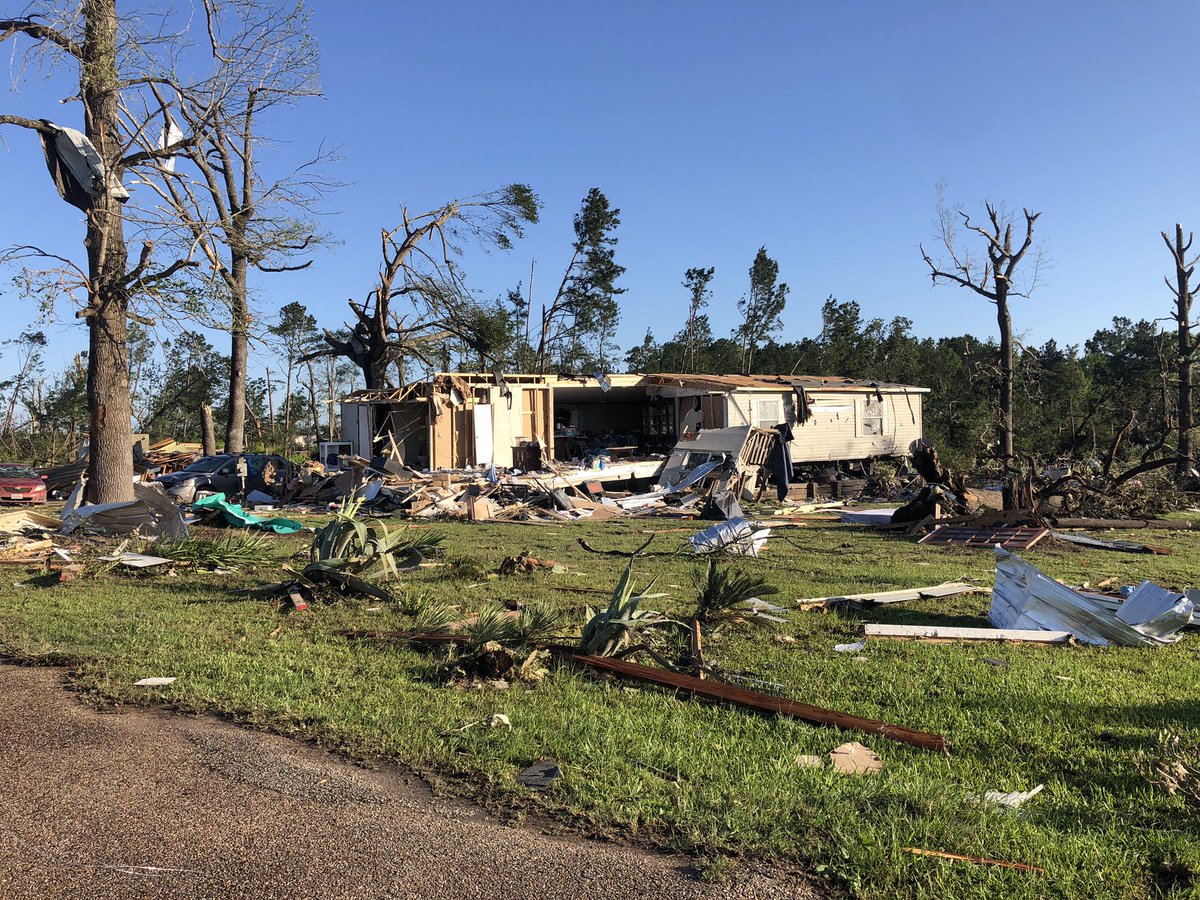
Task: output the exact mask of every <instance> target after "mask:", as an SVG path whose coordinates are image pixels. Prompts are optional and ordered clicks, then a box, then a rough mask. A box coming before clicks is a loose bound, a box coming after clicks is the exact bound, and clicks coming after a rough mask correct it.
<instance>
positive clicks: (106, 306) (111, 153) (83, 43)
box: [0, 0, 198, 502]
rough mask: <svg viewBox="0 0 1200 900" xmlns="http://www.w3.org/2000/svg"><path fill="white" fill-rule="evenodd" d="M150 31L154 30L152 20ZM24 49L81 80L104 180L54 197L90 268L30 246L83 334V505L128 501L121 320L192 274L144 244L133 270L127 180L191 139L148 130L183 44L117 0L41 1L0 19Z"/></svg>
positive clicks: (53, 136)
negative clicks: (60, 274) (72, 214)
mask: <svg viewBox="0 0 1200 900" xmlns="http://www.w3.org/2000/svg"><path fill="white" fill-rule="evenodd" d="M155 21H157V23H158V24H157V30H155V26H154V24H153V23H154V22H155ZM16 37H24V38H27V39H29V40H30V41H31V42H32V44H31V45H30V52H31V53H33V54H35V55H37V54H43V53H44V54H46V57H43V58H50V59H52V61H64V62H66V63H68V64H70V65H73V66H74V67H76V69H77V71H78V83H79V91H78V94H77V95H76V97H74V98H72V99H77V100H78V101H79V102H81V103H82V106H83V125H84V130H83V134H84V136H85V137H86V139H87V141H88V142H90V144H91V146H92V147H93V148H94V150H95V152H96V153H97V154H98V157H99V171H94V172H93V177H92V178H91V179H90V181H91V183H90V184H86V185H81V187H82V191H71V190H67V189H61V185H62V182H61V181H60V191H61V193H62V194H63V196H64V198H68V197H70V198H71V202H72V203H73V204H74V205H76V206H78V207H79V208H80V209H81V210H83V211H84V212H85V213H86V216H87V226H86V235H85V239H84V246H85V248H86V250H87V258H88V259H87V267H86V270H84V269H83V268H82V267H78V266H75V265H74V264H72V263H70V262H69V261H68V260H66V259H65V258H64V257H61V256H56V255H54V254H50V253H47V252H45V251H41V250H37V249H36V248H31V252H33V253H37V254H39V255H41V256H43V257H53V258H54V259H55V260H57V261H59V262H61V263H63V264H64V269H63V271H66V272H69V273H70V274H69V275H68V276H67V277H68V279H69V280H71V281H72V282H73V284H71V285H63V287H69V288H72V289H73V290H72V291H71V292H72V293H74V294H75V296H78V298H79V303H80V307H81V308H80V309H79V311H78V312H77V313H76V315H77V316H79V317H80V318H82V319H84V320H85V322H86V323H87V327H88V405H89V420H90V421H89V428H90V448H91V453H90V461H89V466H88V474H89V482H88V497H89V499H91V500H93V501H95V502H112V501H119V500H128V499H131V498H132V497H133V487H132V471H133V468H132V467H133V460H132V453H131V447H132V427H131V422H130V419H131V404H130V390H129V366H128V359H127V353H126V333H127V326H128V319H129V318H130V316H131V315H136V313H135V312H134V310H133V309H132V308H131V304H132V302H133V301H134V299H135V298H137V297H139V296H144V295H146V294H150V293H153V292H154V291H155V290H156V289H157V288H159V287H161V286H162V285H163V284H164V283H166V282H168V281H169V280H170V279H171V278H172V277H173V276H174V275H175V274H176V273H177V272H179V271H180V270H181V269H183V268H185V267H187V266H190V265H194V263H193V261H192V260H190V259H188V258H187V257H178V258H175V259H173V260H171V261H169V262H161V261H156V260H155V258H154V245H153V243H152V242H150V241H145V242H144V243H143V244H142V247H141V251H140V253H139V254H138V257H137V259H136V261H135V262H133V263H132V265H131V264H130V259H129V250H128V245H127V242H126V235H125V213H124V210H123V208H122V201H123V200H124V199H125V198H126V196H127V193H126V191H125V189H124V187H123V186H122V180H123V177H124V175H125V173H126V172H127V171H129V170H130V169H133V168H135V167H139V166H142V167H144V166H153V165H156V164H157V162H158V161H159V160H163V159H167V158H169V157H170V156H171V155H172V154H174V153H177V152H179V151H180V150H181V149H183V148H184V147H186V146H188V145H189V144H190V143H194V142H196V141H197V140H198V136H197V135H196V134H191V135H183V136H180V138H179V140H177V141H171V140H169V139H168V140H167V141H162V140H160V135H159V132H158V129H157V128H155V127H154V123H155V121H156V120H157V119H159V118H160V117H161V116H162V115H163V113H164V110H162V109H160V108H158V106H157V101H156V98H154V97H152V96H149V95H148V93H147V92H148V91H149V89H150V88H151V86H155V85H167V86H170V87H172V88H173V87H174V80H173V76H172V75H171V74H170V73H171V72H172V71H174V62H175V55H174V54H175V53H176V52H177V49H178V40H177V38H178V35H177V34H176V33H174V32H173V31H172V29H171V28H169V27H167V18H166V17H160V18H159V19H157V20H151V19H148V18H146V17H134V16H124V17H123V16H121V15H119V14H118V11H117V0H81V2H79V3H78V4H67V5H66V6H65V7H64V6H63V5H62V4H53V3H49V2H47V3H45V4H44V5H43V6H42V7H38V8H35V9H32V10H27V12H26V14H25V15H23V16H21V17H18V18H12V19H0V42H3V41H6V40H8V39H10V38H16ZM135 96H140V97H141V99H142V103H141V105H140V109H139V112H138V114H137V120H136V121H130V120H129V119H128V118H127V117H126V112H127V111H129V110H131V109H132V100H133V98H134V97H135ZM0 125H14V126H18V127H21V128H25V129H28V130H30V131H34V132H37V133H38V134H39V135H40V136H41V138H42V140H43V142H44V143H53V142H55V141H56V140H57V138H58V137H59V136H60V135H61V134H62V130H61V129H60V128H59V127H57V126H55V125H53V124H51V123H50V122H48V121H47V120H44V119H42V120H34V119H28V118H23V117H20V116H12V115H0Z"/></svg>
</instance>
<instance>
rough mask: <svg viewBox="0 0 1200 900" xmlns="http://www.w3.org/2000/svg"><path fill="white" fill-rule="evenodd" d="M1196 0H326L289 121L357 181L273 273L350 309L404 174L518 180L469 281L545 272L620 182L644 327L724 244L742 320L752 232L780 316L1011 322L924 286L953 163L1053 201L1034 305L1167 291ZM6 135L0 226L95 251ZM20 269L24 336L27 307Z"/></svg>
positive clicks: (412, 188) (1073, 330)
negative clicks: (519, 188) (513, 225)
mask: <svg viewBox="0 0 1200 900" xmlns="http://www.w3.org/2000/svg"><path fill="white" fill-rule="evenodd" d="M1198 26H1200V6H1198V5H1196V4H1195V3H1185V2H1168V3H1153V4H1134V3H1117V2H1090V3H1084V2H1059V3H1045V2H1006V3H1003V4H996V3H988V4H984V3H963V2H961V0H960V2H926V3H906V4H898V3H893V2H875V3H841V4H832V3H803V4H802V3H791V2H786V3H785V2H778V3H766V2H763V3H750V4H728V3H708V2H688V3H685V2H654V3H646V2H609V3H605V4H582V3H563V2H544V3H504V4H501V3H484V2H475V3H466V2H460V3H453V2H448V3H439V4H409V3H403V4H402V3H394V2H370V0H364V2H357V3H354V4H345V3H341V2H338V3H334V2H330V0H317V2H316V3H315V11H314V17H313V32H314V34H315V36H316V38H317V40H318V41H319V43H320V46H321V50H322V54H323V82H324V86H325V91H326V94H327V99H325V100H323V101H311V102H308V103H306V104H305V105H304V106H303V107H302V108H301V109H299V110H297V111H295V112H293V113H289V114H285V115H281V116H279V117H277V118H276V119H275V120H274V121H273V122H272V123H271V126H272V129H273V131H274V133H275V134H276V135H277V136H278V137H279V138H281V139H283V140H285V141H286V143H284V144H282V145H280V146H279V147H277V148H276V150H275V152H276V153H278V154H279V155H280V158H281V160H282V159H285V158H288V157H291V156H297V155H301V154H303V153H304V152H305V151H307V150H310V149H311V148H313V147H315V146H316V145H317V144H318V143H320V142H321V141H325V142H327V143H340V144H342V145H343V150H342V153H343V157H344V159H343V162H342V163H341V164H340V165H339V166H338V167H337V169H336V170H335V171H334V172H333V174H334V175H335V176H336V177H338V178H340V179H341V180H343V181H346V182H350V183H351V184H350V185H349V186H348V187H346V188H345V189H343V190H341V191H339V192H338V193H337V194H336V195H334V196H333V197H331V198H330V200H329V204H328V205H329V207H330V209H331V210H332V211H334V213H335V214H333V215H331V216H329V217H328V218H327V219H326V220H325V222H324V224H325V227H326V228H328V229H329V230H330V231H332V232H333V233H334V234H335V235H336V236H337V237H338V238H339V239H340V241H341V242H342V243H341V244H340V246H337V247H334V248H333V249H332V250H329V251H326V252H324V253H322V254H321V255H319V256H318V257H317V260H316V263H315V264H314V266H313V267H312V269H310V270H309V271H307V272H304V273H301V274H294V275H269V276H261V277H259V278H258V279H257V281H256V289H257V291H258V294H259V304H260V308H262V309H263V310H264V311H265V312H268V313H269V312H270V311H273V310H274V309H277V308H278V307H279V306H280V305H282V304H283V303H286V302H288V301H290V300H300V301H301V302H303V303H305V304H307V305H308V306H309V308H310V309H311V311H312V312H313V313H314V314H315V315H316V316H317V317H318V320H319V321H320V322H321V324H323V325H329V326H336V325H338V324H339V323H340V322H341V320H342V319H343V317H344V314H345V313H344V310H345V300H346V298H347V297H349V296H356V297H361V296H362V295H363V294H364V293H365V291H366V290H367V289H368V288H369V286H370V284H371V281H372V278H373V275H374V271H375V268H376V266H377V264H378V263H377V254H378V250H377V239H378V231H379V228H380V227H381V226H384V225H387V226H389V227H391V226H394V225H395V224H396V223H397V222H398V221H399V219H398V208H399V204H400V203H402V202H403V203H405V204H407V205H408V206H409V207H410V208H412V209H414V210H424V209H427V208H430V207H432V206H434V205H436V204H438V203H440V202H442V201H444V200H446V199H448V198H451V197H454V196H463V195H466V194H470V193H474V192H477V191H481V190H487V189H489V188H492V187H495V186H498V185H500V184H503V183H506V182H512V181H525V182H528V183H529V184H531V185H532V186H533V187H534V189H535V190H536V191H537V192H538V194H539V195H540V196H541V198H542V200H543V201H544V203H545V209H544V211H543V216H542V222H541V224H539V225H537V226H536V227H534V228H533V229H531V231H530V233H529V235H528V237H527V239H526V240H525V241H523V242H521V243H519V244H518V245H517V246H516V248H515V249H514V250H513V251H512V252H510V253H507V254H493V255H485V254H480V253H475V254H471V255H470V256H469V257H468V265H467V272H468V276H469V280H470V283H471V285H472V287H474V288H476V289H478V290H480V291H481V292H483V293H484V294H486V295H498V294H500V293H501V292H503V291H504V290H506V289H507V288H509V287H511V286H513V285H515V284H516V282H518V281H527V280H528V276H529V266H530V260H531V259H533V258H536V259H537V266H538V268H537V271H538V276H537V281H536V282H535V300H536V299H537V298H539V297H545V296H546V293H547V292H548V291H549V290H552V288H553V287H554V286H555V285H556V284H557V280H558V279H559V278H560V277H561V273H562V268H563V266H564V265H565V264H566V262H567V258H568V255H569V247H568V245H569V241H570V238H571V217H572V216H573V214H574V212H575V210H576V209H577V208H578V205H579V202H580V200H581V198H582V197H583V195H584V194H585V193H586V192H587V190H588V189H589V188H590V187H592V186H598V187H600V188H601V189H602V190H604V191H605V193H606V194H607V195H608V196H609V198H610V200H611V201H612V202H613V204H614V205H616V206H618V207H620V209H621V216H622V226H621V229H620V232H619V237H620V243H619V245H618V248H617V257H618V261H619V262H620V263H621V264H623V265H624V266H626V267H627V269H628V271H627V272H626V274H625V276H624V278H623V279H622V281H621V283H622V284H623V285H624V286H625V287H626V288H627V289H628V293H626V294H625V295H624V297H623V300H622V306H623V314H622V324H621V328H620V332H619V338H620V340H621V342H622V344H623V345H624V346H629V345H630V344H633V343H637V342H639V341H640V340H641V337H642V335H643V334H644V333H645V330H646V328H647V327H650V328H652V329H653V330H654V333H655V335H656V336H657V337H658V338H660V339H662V338H666V337H669V336H670V335H671V334H673V333H674V332H675V331H676V330H677V329H678V328H679V327H680V325H681V324H682V320H683V318H684V314H685V309H686V293H685V291H684V289H683V288H682V287H681V286H680V281H681V279H682V276H683V272H684V270H685V269H687V268H688V267H690V266H715V267H716V270H717V273H716V279H715V280H714V282H713V289H714V293H715V300H714V305H713V308H712V309H711V310H710V314H711V317H712V320H713V323H714V330H715V331H717V332H718V333H719V334H723V333H726V332H727V331H728V330H729V329H730V328H731V327H732V326H733V325H734V323H735V318H736V311H735V309H734V304H735V302H736V301H737V299H738V298H739V297H740V296H741V295H742V293H743V292H744V291H745V289H746V282H747V269H748V268H749V266H750V262H751V260H752V258H753V256H754V253H755V251H756V250H757V248H758V247H759V246H760V245H766V247H767V249H768V252H770V254H771V255H772V256H774V257H775V258H776V259H778V260H779V262H780V267H781V278H782V279H783V280H786V281H787V282H788V283H789V284H790V285H791V287H792V292H791V296H790V299H789V302H788V309H787V311H786V313H785V316H784V321H785V324H786V330H785V332H784V335H783V337H784V338H785V339H792V338H798V337H801V336H804V335H810V334H814V333H815V332H816V331H817V329H818V327H819V325H818V322H819V310H820V305H821V303H822V301H823V300H824V299H825V297H826V296H828V295H829V294H833V295H835V296H837V297H838V298H840V299H843V300H851V299H853V300H858V301H859V302H860V303H861V304H862V307H863V310H864V312H865V314H866V315H868V316H881V317H884V318H890V317H892V316H894V315H906V316H908V317H910V318H911V319H912V320H913V322H914V330H915V331H916V333H918V334H922V335H924V334H928V335H934V336H937V335H944V334H959V333H962V332H966V331H970V332H973V333H976V334H979V335H990V334H994V332H995V322H994V319H993V316H992V307H990V306H989V305H987V304H986V303H984V302H983V301H982V300H980V299H978V298H976V297H974V296H973V295H968V294H967V293H965V292H964V291H962V290H961V289H957V288H951V287H939V288H936V289H931V288H930V286H929V278H928V275H927V271H926V269H925V266H924V263H922V261H921V259H920V256H919V255H918V252H917V244H918V242H919V241H922V240H925V241H927V242H928V241H929V240H930V239H931V238H932V236H933V219H934V213H933V209H934V200H935V195H934V185H935V184H936V183H937V182H938V181H939V179H945V181H946V182H947V185H948V190H947V196H948V199H950V200H951V201H961V202H964V203H966V204H968V205H969V206H970V207H971V208H972V209H975V210H978V208H979V204H980V203H981V202H982V201H983V200H984V199H985V198H991V199H993V200H997V201H1003V202H1005V203H1007V204H1008V205H1009V206H1010V207H1015V208H1017V209H1019V208H1020V207H1021V206H1022V205H1028V206H1030V207H1032V208H1033V209H1036V210H1041V211H1042V213H1043V215H1042V218H1041V220H1040V221H1039V223H1038V225H1039V232H1040V235H1041V236H1042V237H1043V238H1044V240H1045V248H1046V252H1047V254H1048V256H1049V259H1050V261H1051V267H1050V268H1049V270H1048V271H1047V272H1046V283H1045V285H1044V286H1043V287H1042V288H1041V290H1040V291H1039V293H1038V294H1036V295H1035V297H1034V299H1032V300H1031V301H1028V302H1022V303H1021V304H1020V305H1019V306H1018V308H1017V310H1016V327H1017V330H1018V331H1019V332H1021V333H1023V334H1024V335H1025V336H1026V337H1027V338H1028V339H1029V340H1030V341H1033V342H1036V343H1040V342H1042V341H1044V340H1046V339H1048V338H1051V337H1054V338H1057V339H1058V340H1059V341H1060V342H1061V343H1078V342H1081V341H1082V340H1084V339H1085V338H1087V337H1088V336H1089V335H1091V333H1092V332H1093V331H1094V330H1095V329H1096V328H1098V327H1100V326H1103V325H1105V324H1106V323H1108V322H1109V321H1110V320H1111V318H1112V317H1113V316H1114V315H1127V316H1131V317H1134V318H1139V317H1157V316H1163V315H1166V314H1167V311H1168V307H1169V304H1170V297H1169V294H1168V293H1167V290H1166V288H1165V286H1164V285H1163V283H1162V275H1163V274H1164V273H1165V272H1166V271H1167V264H1168V259H1169V258H1168V256H1167V254H1166V251H1165V248H1164V247H1163V246H1162V242H1161V239H1160V238H1159V236H1158V235H1159V231H1160V230H1162V229H1170V228H1172V227H1173V224H1174V223H1175V222H1176V221H1182V222H1183V223H1184V225H1185V227H1189V226H1190V227H1193V228H1196V229H1197V230H1200V202H1198V201H1200V196H1198V190H1197V181H1198V176H1197V171H1196V169H1197V166H1196V163H1195V158H1196V148H1197V147H1198V146H1200V125H1198V123H1197V116H1196V115H1195V112H1194V103H1193V101H1192V96H1193V94H1194V89H1195V85H1196V84H1197V83H1198V81H1200V78H1198V77H1197V76H1198V75H1200V62H1197V59H1198V57H1197V55H1196V53H1195V46H1196V35H1197V34H1200V27H1198ZM4 58H5V60H6V61H7V59H8V58H9V51H8V50H7V49H6V50H5V51H4ZM56 77H57V76H56ZM66 93H69V91H65V92H64V87H63V84H62V83H58V82H53V81H52V82H49V83H46V82H33V83H30V82H26V83H24V84H23V85H22V86H21V90H20V93H18V94H13V93H10V92H8V91H5V92H3V93H0V111H6V112H12V113H17V114H22V115H28V116H33V117H41V116H46V117H49V118H55V119H56V120H57V121H59V122H61V123H62V124H69V125H74V126H76V127H78V126H79V123H78V122H76V121H72V116H78V107H74V106H66V107H62V106H58V105H57V104H56V103H54V102H53V101H54V99H55V98H58V97H62V96H65V95H66ZM3 137H4V139H5V144H6V147H0V165H2V166H3V172H4V176H5V177H4V184H5V192H4V197H3V200H2V201H0V203H2V204H3V207H2V208H3V215H2V216H0V246H8V245H11V244H15V243H39V244H41V245H43V246H46V247H47V248H48V249H53V250H54V251H56V252H60V253H63V254H66V255H70V256H72V257H74V258H76V259H82V247H81V246H80V238H81V236H82V234H81V226H80V224H79V215H78V214H77V213H76V211H75V210H73V209H72V208H71V207H68V206H67V205H66V204H65V203H62V202H61V201H59V200H58V198H57V196H56V195H55V194H54V193H53V188H52V186H51V183H50V180H49V178H48V177H47V175H46V172H45V168H44V165H43V163H42V160H41V154H40V150H39V148H38V146H37V144H36V141H35V140H34V139H33V138H32V137H31V136H29V135H27V134H26V133H24V132H19V131H17V130H15V129H7V130H6V133H5V134H4V135H3ZM3 282H4V284H5V288H6V293H5V294H4V297H3V303H4V309H5V315H4V316H3V317H0V336H11V335H12V334H15V333H16V332H17V331H18V330H19V329H20V328H21V327H23V325H24V324H25V323H26V322H27V321H28V320H29V319H31V318H33V315H34V313H35V310H34V309H33V308H32V306H31V305H29V304H27V303H25V302H24V301H19V300H18V299H17V297H16V295H15V294H14V293H13V292H12V291H8V290H7V275H6V276H4V278H3ZM552 282H553V284H552ZM62 318H63V319H64V321H66V322H68V323H69V321H70V312H69V310H66V308H65V307H64V310H63V316H62ZM53 332H54V335H55V336H54V353H53V354H52V360H51V361H52V362H53V363H57V362H58V361H60V360H61V359H64V358H66V357H68V356H69V355H70V354H71V353H73V352H75V350H77V349H80V348H82V347H84V346H85V345H86V336H85V334H84V332H83V329H82V327H81V326H79V325H76V324H63V325H61V326H58V327H56V328H55V329H53ZM10 363H11V361H10V360H3V361H0V373H3V372H4V371H5V370H7V369H8V368H9V365H10Z"/></svg>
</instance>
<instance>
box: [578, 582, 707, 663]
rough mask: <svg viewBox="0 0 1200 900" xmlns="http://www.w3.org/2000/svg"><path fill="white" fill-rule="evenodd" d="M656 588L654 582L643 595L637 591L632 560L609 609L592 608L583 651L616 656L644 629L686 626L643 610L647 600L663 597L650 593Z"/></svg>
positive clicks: (585, 626) (592, 654)
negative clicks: (641, 607)
mask: <svg viewBox="0 0 1200 900" xmlns="http://www.w3.org/2000/svg"><path fill="white" fill-rule="evenodd" d="M655 581H657V579H655ZM653 587H654V581H651V582H650V584H648V585H647V586H646V589H645V590H644V591H642V592H641V593H640V594H635V593H634V592H633V560H632V559H630V560H629V565H627V566H626V567H625V572H624V574H623V575H622V576H621V580H620V581H618V582H617V587H616V589H615V590H614V591H613V595H612V599H611V600H610V601H609V603H608V608H607V609H604V610H599V611H596V610H592V609H591V608H589V609H588V616H589V618H588V622H587V624H586V625H584V626H583V636H582V638H581V639H580V648H581V649H582V650H583V652H584V653H587V654H589V655H591V656H613V655H614V654H616V653H619V652H620V651H621V650H623V649H625V648H626V647H627V646H629V644H630V641H631V639H632V636H633V635H634V634H635V633H636V632H638V631H640V630H642V629H644V628H649V627H653V626H659V625H670V626H673V627H678V628H682V627H685V626H683V625H682V624H681V623H679V622H676V621H674V620H672V619H669V618H667V617H666V616H664V615H663V614H662V613H658V612H653V611H651V610H648V609H639V607H640V606H641V603H642V601H643V600H646V599H648V598H649V597H651V596H658V597H661V596H663V595H662V594H654V595H652V594H650V589H651V588H653Z"/></svg>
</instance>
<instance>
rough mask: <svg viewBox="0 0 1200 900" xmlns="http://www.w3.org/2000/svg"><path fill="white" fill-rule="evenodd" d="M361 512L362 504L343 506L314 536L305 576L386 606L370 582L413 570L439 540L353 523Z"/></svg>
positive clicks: (377, 524)
mask: <svg viewBox="0 0 1200 900" xmlns="http://www.w3.org/2000/svg"><path fill="white" fill-rule="evenodd" d="M361 506H362V500H361V498H355V499H353V500H350V501H348V502H347V503H346V504H345V505H344V506H343V507H342V509H341V510H339V511H338V513H337V515H336V516H335V517H334V520H333V521H332V522H330V523H329V524H328V525H326V526H325V527H324V528H322V529H321V530H320V531H318V532H317V536H316V537H315V538H314V539H313V542H312V546H311V547H310V548H309V559H310V562H309V564H308V565H307V566H305V567H304V575H305V576H306V577H307V578H310V579H313V580H314V581H320V580H324V581H331V582H333V583H335V584H339V585H341V587H342V588H344V589H348V590H353V591H356V592H358V593H362V594H369V595H371V596H374V597H378V598H380V599H382V600H388V599H390V596H389V595H388V593H387V591H385V590H384V589H383V588H380V587H379V586H378V585H377V584H374V583H373V582H375V581H386V580H388V579H390V578H395V577H397V576H398V575H399V574H400V572H401V571H402V570H403V569H412V568H415V567H416V566H417V565H418V564H419V563H420V562H421V561H422V560H423V559H425V558H426V557H427V556H430V555H432V554H434V553H436V552H437V551H438V549H439V547H440V545H441V543H442V540H443V538H442V535H440V534H436V533H433V532H426V533H421V534H417V533H414V532H412V531H411V529H409V528H407V527H405V528H388V526H387V525H385V524H384V523H383V522H378V521H376V522H372V523H370V524H369V525H368V524H367V523H365V522H363V521H362V520H360V519H359V518H358V511H359V508H360V507H361Z"/></svg>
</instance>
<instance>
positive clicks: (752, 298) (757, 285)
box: [734, 247, 788, 375]
mask: <svg viewBox="0 0 1200 900" xmlns="http://www.w3.org/2000/svg"><path fill="white" fill-rule="evenodd" d="M778 281H779V263H778V262H776V261H775V260H773V259H771V257H769V256H767V248H766V247H759V248H758V253H756V254H755V256H754V263H753V264H752V265H751V266H750V293H748V294H746V295H745V296H744V297H742V299H741V300H739V301H738V305H737V306H738V312H740V313H741V314H742V324H741V325H739V326H738V327H737V330H736V331H735V332H734V337H735V338H736V339H737V341H738V347H739V349H740V351H741V362H742V367H741V368H742V374H743V375H749V374H750V372H751V371H753V368H754V354H755V353H756V352H757V351H758V346H759V344H760V343H761V342H762V341H763V340H764V339H766V338H768V337H770V336H771V335H773V334H776V333H778V331H779V329H780V328H781V327H782V325H783V321H782V318H781V317H782V316H783V308H784V306H785V305H786V304H787V295H788V286H787V284H786V283H783V284H779V283H777V282H778Z"/></svg>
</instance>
